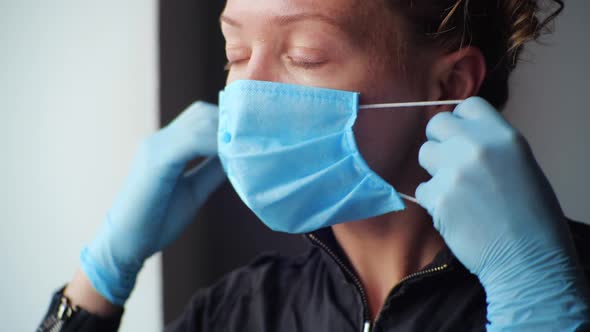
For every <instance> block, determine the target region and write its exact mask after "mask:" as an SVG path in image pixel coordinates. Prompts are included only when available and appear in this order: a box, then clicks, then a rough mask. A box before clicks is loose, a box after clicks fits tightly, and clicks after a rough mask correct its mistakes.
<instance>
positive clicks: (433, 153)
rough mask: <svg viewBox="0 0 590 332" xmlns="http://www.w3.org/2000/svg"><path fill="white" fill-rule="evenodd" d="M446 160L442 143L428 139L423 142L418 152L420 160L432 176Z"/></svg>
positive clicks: (421, 164)
mask: <svg viewBox="0 0 590 332" xmlns="http://www.w3.org/2000/svg"><path fill="white" fill-rule="evenodd" d="M443 160H444V154H443V153H442V151H441V143H438V142H435V141H427V142H426V143H424V144H422V147H421V148H420V151H419V153H418V162H419V163H420V166H422V167H424V169H425V170H426V171H427V172H428V173H429V174H430V175H432V176H434V175H435V174H436V172H437V171H438V169H439V168H440V167H441V165H442V163H443Z"/></svg>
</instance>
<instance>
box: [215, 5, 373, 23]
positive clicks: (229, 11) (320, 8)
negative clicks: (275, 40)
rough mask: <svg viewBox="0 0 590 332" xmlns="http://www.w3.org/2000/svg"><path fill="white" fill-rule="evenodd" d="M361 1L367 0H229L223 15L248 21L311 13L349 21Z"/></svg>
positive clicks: (312, 15) (340, 21) (357, 11)
mask: <svg viewBox="0 0 590 332" xmlns="http://www.w3.org/2000/svg"><path fill="white" fill-rule="evenodd" d="M363 2H371V1H368V0H228V1H227V4H226V8H225V10H224V12H223V16H224V17H228V18H230V19H234V20H236V21H237V20H241V21H245V22H246V23H248V21H249V20H250V19H253V20H255V21H256V22H259V23H260V22H261V20H262V21H263V22H269V21H272V19H273V18H281V17H289V16H310V17H318V18H322V17H324V18H326V19H328V20H331V21H334V22H335V23H336V22H337V23H340V24H342V25H352V24H355V23H357V22H355V18H359V17H360V16H361V15H360V11H361V9H363V7H366V6H362V4H363Z"/></svg>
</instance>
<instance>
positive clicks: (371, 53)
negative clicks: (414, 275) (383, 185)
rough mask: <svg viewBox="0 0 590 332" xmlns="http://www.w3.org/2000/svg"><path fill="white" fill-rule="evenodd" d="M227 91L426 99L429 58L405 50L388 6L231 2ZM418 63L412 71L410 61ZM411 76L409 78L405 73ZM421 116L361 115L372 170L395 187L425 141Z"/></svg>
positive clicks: (365, 100)
mask: <svg viewBox="0 0 590 332" xmlns="http://www.w3.org/2000/svg"><path fill="white" fill-rule="evenodd" d="M221 25H222V30H223V34H224V36H225V39H226V53H227V58H228V62H229V64H228V66H229V74H228V78H227V83H228V84H229V83H231V82H233V81H235V80H240V79H249V80H260V81H272V82H282V83H292V84H302V85H308V86H316V87H324V88H332V89H339V90H348V91H356V92H360V93H361V103H362V104H370V103H384V102H401V101H417V100H424V99H427V98H428V96H427V92H426V90H427V89H426V88H425V87H426V85H427V84H428V76H429V75H428V71H429V66H428V65H427V64H428V63H429V61H428V59H427V55H424V53H426V52H421V53H416V54H412V52H413V51H412V50H411V49H410V48H409V47H407V46H405V45H408V43H405V42H402V40H404V36H403V33H402V28H401V27H402V24H401V20H398V19H396V17H395V14H394V13H392V12H391V10H389V9H388V8H386V7H385V5H384V4H382V1H381V0H372V1H368V0H228V2H227V6H226V8H225V11H224V12H223V15H222V17H221ZM409 58H412V63H414V64H416V63H419V64H420V65H419V66H417V65H413V66H410V64H409V63H406V62H405V59H409ZM404 67H405V68H406V69H405V71H404V70H403V69H402V68H404ZM425 119H426V114H425V113H424V112H423V111H421V110H420V109H401V110H393V109H385V110H365V111H363V110H361V111H359V114H358V119H357V122H356V124H355V128H354V130H355V136H356V139H357V144H358V146H359V150H360V151H361V153H362V155H363V157H364V158H365V160H366V161H367V163H368V164H369V165H370V166H371V167H372V168H373V170H375V171H376V172H377V173H378V174H379V175H381V176H382V177H383V178H384V179H386V180H387V181H389V182H390V183H392V184H393V185H394V186H395V184H396V182H397V181H399V179H397V178H396V174H400V172H401V171H402V170H403V168H404V167H408V166H410V165H411V166H414V165H417V160H412V161H411V162H410V164H406V163H407V160H406V159H407V158H408V154H409V153H410V152H411V151H412V149H416V147H417V146H418V144H420V143H421V142H422V141H423V136H424V134H423V132H424V125H425Z"/></svg>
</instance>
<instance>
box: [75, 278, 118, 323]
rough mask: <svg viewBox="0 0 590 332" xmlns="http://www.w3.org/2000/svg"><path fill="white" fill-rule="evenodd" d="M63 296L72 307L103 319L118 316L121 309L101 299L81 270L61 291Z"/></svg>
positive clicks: (103, 298)
mask: <svg viewBox="0 0 590 332" xmlns="http://www.w3.org/2000/svg"><path fill="white" fill-rule="evenodd" d="M63 295H64V296H65V297H67V298H68V299H69V301H71V304H72V306H74V307H76V306H77V307H80V308H83V309H84V310H86V311H88V312H90V313H92V314H94V315H97V316H99V317H103V318H110V317H114V316H117V315H120V314H121V312H122V308H121V307H120V306H116V305H114V304H113V303H111V302H110V301H109V300H107V299H106V298H105V297H103V296H102V295H101V294H100V293H99V292H98V291H97V290H96V289H95V288H94V287H93V286H92V283H91V282H90V280H89V279H88V277H87V276H86V275H85V274H84V272H83V271H82V270H78V271H76V274H75V275H74V277H73V278H72V280H71V281H70V283H68V285H67V286H66V287H65V289H64V291H63Z"/></svg>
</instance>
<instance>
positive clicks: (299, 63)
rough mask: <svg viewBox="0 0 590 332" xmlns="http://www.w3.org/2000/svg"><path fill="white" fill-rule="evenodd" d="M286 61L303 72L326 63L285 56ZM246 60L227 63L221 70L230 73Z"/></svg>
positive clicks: (324, 61) (325, 61)
mask: <svg viewBox="0 0 590 332" xmlns="http://www.w3.org/2000/svg"><path fill="white" fill-rule="evenodd" d="M286 59H287V61H288V63H289V65H290V66H293V67H296V68H300V69H304V70H312V69H317V68H320V67H322V66H323V65H325V64H327V63H328V61H327V60H321V61H317V60H316V61H309V60H299V59H295V58H293V57H291V56H287V57H286ZM248 60H249V59H244V60H238V61H227V63H226V64H225V66H223V70H225V71H230V70H231V69H232V67H233V66H235V65H238V64H241V63H243V62H247V61H248Z"/></svg>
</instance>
